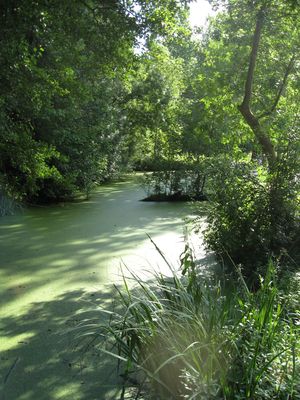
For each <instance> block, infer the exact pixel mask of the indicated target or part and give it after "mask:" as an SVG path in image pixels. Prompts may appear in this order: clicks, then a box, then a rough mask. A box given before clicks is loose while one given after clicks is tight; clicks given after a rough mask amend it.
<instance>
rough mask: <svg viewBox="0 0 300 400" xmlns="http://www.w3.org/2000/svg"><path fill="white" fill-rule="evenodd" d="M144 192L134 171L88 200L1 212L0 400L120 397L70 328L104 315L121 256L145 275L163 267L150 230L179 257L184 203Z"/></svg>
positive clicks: (106, 365) (102, 362)
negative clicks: (155, 199) (149, 197)
mask: <svg viewBox="0 0 300 400" xmlns="http://www.w3.org/2000/svg"><path fill="white" fill-rule="evenodd" d="M143 196H144V193H143V191H142V190H141V189H140V188H139V186H138V185H137V183H136V182H135V181H134V180H132V178H130V179H128V180H127V181H124V182H119V183H115V184H111V185H107V186H103V187H101V188H100V189H99V190H98V191H97V193H95V195H93V197H92V199H91V200H89V201H86V202H82V203H72V204H64V205H57V206H51V207H43V208H34V209H30V210H25V211H23V213H22V214H20V215H15V216H9V217H3V218H1V219H0V318H1V321H0V379H1V380H0V390H1V391H0V393H1V394H0V399H1V400H58V399H65V400H66V399H72V400H101V399H117V398H118V390H119V388H120V383H121V381H120V380H119V379H120V378H118V375H117V373H116V369H115V366H114V365H113V364H112V363H111V361H110V360H109V359H108V357H104V356H103V355H102V354H101V353H99V352H96V351H94V350H89V351H87V352H83V349H82V348H81V347H82V346H78V344H80V343H81V342H80V339H77V338H76V336H75V333H74V332H73V331H72V330H71V332H70V328H74V327H75V326H77V324H78V322H80V321H81V320H82V319H83V318H85V317H86V316H88V317H91V318H97V320H98V321H101V320H102V318H103V317H102V314H101V312H99V307H102V308H105V307H109V306H110V303H111V298H112V296H113V292H112V284H113V283H118V282H120V263H121V261H122V262H123V263H124V264H126V265H127V266H129V267H130V268H132V269H133V270H134V271H136V272H139V273H141V274H143V273H144V272H143V271H144V270H151V269H153V268H155V267H156V266H157V264H161V262H160V259H159V257H158V255H157V253H156V252H155V250H154V246H153V245H152V244H151V242H150V241H149V239H148V238H147V236H146V233H148V234H149V235H150V236H151V237H152V238H153V239H154V240H155V242H156V243H157V244H158V245H159V246H160V248H161V249H162V250H163V251H164V253H165V254H166V255H167V257H168V258H170V259H171V260H172V261H173V262H174V263H175V262H176V261H177V259H178V255H179V254H180V252H181V251H182V249H183V218H184V217H185V216H187V214H188V213H189V207H188V206H187V205H183V204H182V203H181V204H179V203H177V204H175V203H147V202H146V203H145V202H140V201H139V199H141V198H142V197H143ZM82 312H85V314H84V313H83V314H82ZM1 396H2V397H1Z"/></svg>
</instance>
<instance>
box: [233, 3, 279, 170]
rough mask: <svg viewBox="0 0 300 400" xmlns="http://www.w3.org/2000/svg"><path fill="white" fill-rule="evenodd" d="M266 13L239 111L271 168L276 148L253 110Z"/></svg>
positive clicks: (259, 18) (254, 44)
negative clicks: (255, 76)
mask: <svg viewBox="0 0 300 400" xmlns="http://www.w3.org/2000/svg"><path fill="white" fill-rule="evenodd" d="M264 13H265V10H264V9H261V10H260V11H259V12H258V14H257V19H256V26H255V32H254V35H253V41H252V48H251V54H250V60H249V67H248V72H247V78H246V82H245V93H244V99H243V102H242V104H241V105H239V106H238V109H239V111H240V113H241V114H242V116H243V117H244V119H245V121H246V122H247V124H248V125H249V126H250V128H251V129H252V131H253V133H254V135H255V137H256V138H257V140H258V142H259V144H260V146H261V148H262V150H263V152H264V154H265V155H266V157H267V159H268V162H269V166H270V167H271V166H272V165H273V164H274V163H275V161H276V153H275V150H274V146H273V144H272V142H271V139H270V137H269V136H268V135H267V134H266V132H265V131H264V129H263V127H262V126H261V124H260V122H259V119H258V117H256V116H255V115H254V114H253V112H252V110H251V99H252V87H253V80H254V71H255V66H256V61H257V53H258V48H259V43H260V39H261V35H262V28H263V25H264Z"/></svg>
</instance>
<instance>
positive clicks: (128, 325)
mask: <svg viewBox="0 0 300 400" xmlns="http://www.w3.org/2000/svg"><path fill="white" fill-rule="evenodd" d="M188 253H189V248H188V247H187V248H186V250H185V253H184V254H183V256H182V264H183V270H184V273H185V277H184V278H182V277H179V276H178V275H177V274H176V273H175V272H174V271H173V273H172V276H171V277H165V276H162V275H160V274H158V275H156V276H155V277H154V280H150V281H149V282H145V281H144V280H142V279H140V278H139V277H137V276H136V275H135V274H134V273H132V276H131V279H133V281H134V283H135V284H136V285H137V287H134V288H132V289H129V287H128V281H127V279H125V278H124V284H125V287H124V289H123V290H121V289H120V290H119V295H120V297H119V300H118V301H119V302H121V304H122V305H123V309H121V310H119V311H118V308H117V309H116V311H115V312H112V313H111V319H110V323H109V325H108V326H101V327H98V329H97V328H96V330H95V332H94V334H95V335H96V336H97V337H99V335H100V336H101V337H103V342H101V348H102V350H103V351H104V352H106V353H108V354H110V355H112V356H114V357H116V360H118V363H119V364H120V366H119V368H121V366H122V367H123V368H124V373H123V374H122V375H123V376H124V377H125V385H128V386H131V385H132V382H134V381H136V384H138V387H139V390H138V392H139V393H141V394H143V393H144V392H145V393H147V396H146V398H155V399H158V398H159V399H181V398H186V399H224V398H226V399H274V398H287V397H289V398H290V399H297V398H298V397H299V395H300V381H299V376H300V375H299V365H298V362H299V357H300V346H299V326H298V318H299V297H298V302H297V305H296V310H297V311H296V313H298V314H296V313H295V304H294V303H293V304H290V303H289V297H288V296H285V295H284V293H282V292H281V291H280V290H279V288H278V284H277V278H276V270H275V268H274V266H273V265H272V264H271V263H270V264H269V266H268V269H267V273H266V276H265V277H264V278H261V283H260V288H259V290H258V291H257V292H256V293H253V294H251V293H250V292H249V290H248V289H247V286H246V284H245V282H244V281H243V278H242V277H241V275H240V279H241V280H242V282H241V283H243V284H242V285H234V286H233V287H230V288H227V290H228V294H227V290H225V291H224V289H223V288H222V287H221V285H220V283H218V282H215V281H214V279H209V278H207V277H203V276H202V277H200V276H199V275H197V268H196V266H195V263H194V261H193V259H192V257H190V254H188ZM294 299H295V297H294ZM296 315H298V316H296ZM82 329H83V332H82V334H83V335H84V334H85V333H84V332H85V328H84V327H83V328H82ZM86 329H88V330H89V332H91V331H93V326H92V324H91V325H87V326H86Z"/></svg>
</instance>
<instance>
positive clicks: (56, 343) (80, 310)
mask: <svg viewBox="0 0 300 400" xmlns="http://www.w3.org/2000/svg"><path fill="white" fill-rule="evenodd" d="M112 296H113V293H112V292H111V291H106V292H105V291H102V292H101V293H100V294H99V293H89V294H87V293H85V292H84V291H83V290H78V291H73V292H67V293H64V294H62V295H61V296H58V297H57V298H56V299H55V300H52V301H47V302H43V301H40V302H35V303H32V304H31V306H30V308H29V309H28V312H27V313H25V314H24V315H21V316H19V317H13V316H11V317H6V318H3V319H2V322H1V323H2V328H1V330H2V334H4V335H5V336H6V337H7V338H8V340H9V338H10V337H18V338H19V339H18V341H17V343H16V346H13V347H12V348H10V349H8V350H6V351H4V352H2V354H1V356H0V362H1V371H2V377H1V380H2V382H1V384H2V393H1V396H2V397H0V398H1V400H13V399H15V400H25V399H49V400H50V399H73V400H77V399H89V400H94V399H95V400H96V399H97V400H99V399H117V398H118V394H119V392H120V390H121V384H122V382H121V379H120V378H119V377H118V372H117V370H116V363H115V362H113V360H111V359H110V358H109V357H107V356H103V353H101V352H99V350H96V349H95V348H90V349H89V350H88V351H85V348H84V346H83V341H82V339H80V338H78V337H77V334H76V330H74V329H75V328H76V327H77V326H78V325H79V324H80V322H81V321H82V320H84V319H85V318H91V319H93V320H96V321H97V322H98V323H99V325H100V324H101V323H104V318H103V314H102V313H101V312H99V310H98V307H99V306H100V307H102V308H104V309H105V308H106V307H109V304H110V300H111V297H112Z"/></svg>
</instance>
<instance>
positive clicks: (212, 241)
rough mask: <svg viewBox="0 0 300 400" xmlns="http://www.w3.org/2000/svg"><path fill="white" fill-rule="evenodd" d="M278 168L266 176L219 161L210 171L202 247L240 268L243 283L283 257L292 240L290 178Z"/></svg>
mask: <svg viewBox="0 0 300 400" xmlns="http://www.w3.org/2000/svg"><path fill="white" fill-rule="evenodd" d="M283 166H284V162H281V163H278V165H277V168H276V170H275V171H274V172H273V173H272V174H269V173H268V172H267V171H266V170H265V169H264V168H263V167H262V166H260V165H258V164H257V163H244V164H232V163H230V162H224V161H223V162H220V163H219V164H218V165H217V168H215V170H214V174H213V176H214V177H213V180H214V185H213V187H214V191H213V194H212V196H211V198H212V200H213V201H212V204H211V208H210V209H209V215H208V229H207V231H206V234H205V239H206V243H207V245H208V247H209V248H211V249H212V250H213V251H215V252H216V253H217V254H218V255H219V256H221V257H222V259H223V260H225V262H226V261H228V259H229V258H230V265H232V263H231V259H232V260H233V261H234V263H236V264H241V265H242V269H243V273H244V275H245V276H246V277H247V278H251V279H253V278H254V279H256V278H257V274H256V272H259V271H261V268H262V267H263V266H264V265H265V264H266V262H267V260H268V259H269V258H270V257H274V256H275V257H278V256H280V255H281V254H282V253H286V252H288V251H289V250H290V248H291V247H292V245H293V243H294V242H295V240H296V238H297V231H298V230H299V222H298V216H297V204H296V202H297V196H296V192H295V184H293V182H292V180H293V179H294V178H295V175H292V174H290V173H287V171H284V170H283ZM229 255H230V257H228V256H229ZM227 264H228V262H227ZM255 274H256V277H255Z"/></svg>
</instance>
